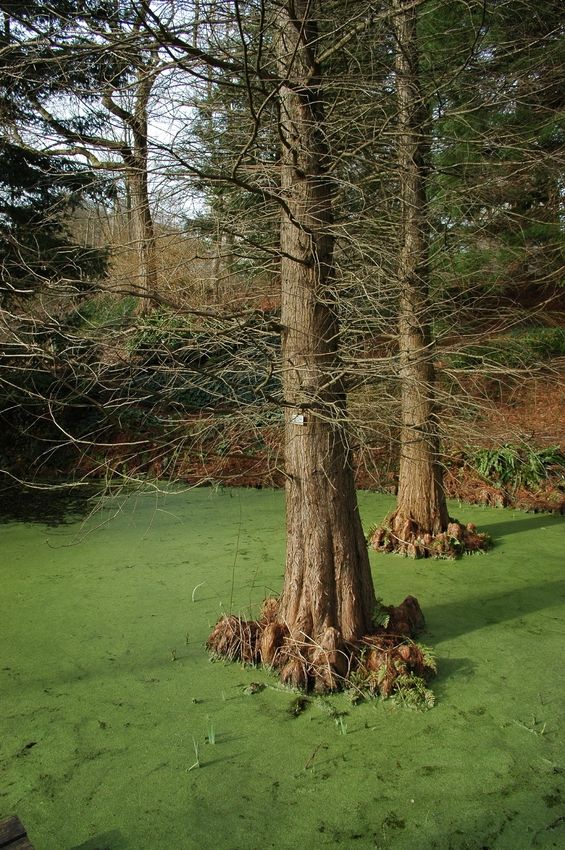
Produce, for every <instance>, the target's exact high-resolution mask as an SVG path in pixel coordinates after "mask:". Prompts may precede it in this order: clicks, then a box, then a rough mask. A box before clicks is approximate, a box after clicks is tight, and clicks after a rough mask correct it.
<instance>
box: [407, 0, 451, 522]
mask: <svg viewBox="0 0 565 850" xmlns="http://www.w3.org/2000/svg"><path fill="white" fill-rule="evenodd" d="M408 5H409V4H408V2H407V0H393V7H394V10H395V12H396V15H395V17H394V29H395V37H396V59H395V69H396V86H397V100H398V130H397V132H398V143H397V144H398V167H399V176H400V199H401V217H402V219H401V220H402V223H401V245H400V255H399V261H398V285H399V291H400V302H399V320H398V333H399V349H400V385H401V416H402V423H401V434H400V471H399V483H398V501H397V510H396V515H395V517H394V519H393V530H394V531H396V532H397V533H398V534H399V535H401V534H403V533H410V531H416V532H417V534H418V535H420V534H431V535H435V534H437V533H439V532H441V531H445V530H446V529H447V525H448V522H449V515H448V512H447V506H446V502H445V494H444V490H443V482H442V469H441V466H440V462H439V437H438V432H437V423H436V416H435V411H434V396H435V374H434V365H433V343H432V338H431V332H430V319H429V316H430V313H431V308H430V304H429V300H428V245H427V234H426V230H427V222H426V214H427V205H426V159H427V155H428V150H429V142H428V136H427V124H428V115H427V109H426V104H425V101H424V96H423V92H422V88H421V85H420V75H419V62H418V47H417V33H416V25H417V10H416V8H414V7H413V8H408ZM407 523H412V525H413V526H415V528H412V529H410V526H407Z"/></svg>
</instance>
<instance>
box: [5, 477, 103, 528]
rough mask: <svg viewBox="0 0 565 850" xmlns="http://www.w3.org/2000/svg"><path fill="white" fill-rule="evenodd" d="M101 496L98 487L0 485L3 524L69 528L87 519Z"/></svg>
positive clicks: (93, 485) (90, 485)
mask: <svg viewBox="0 0 565 850" xmlns="http://www.w3.org/2000/svg"><path fill="white" fill-rule="evenodd" d="M101 494H102V489H101V487H100V486H99V485H97V484H88V485H85V484H80V485H73V484H69V485H68V486H61V485H59V484H54V485H52V486H50V485H49V484H43V485H41V486H40V487H31V486H28V487H26V486H24V485H21V484H15V483H13V482H10V483H8V484H6V483H4V484H3V485H2V484H0V523H8V522H26V523H41V524H43V525H48V526H50V527H52V528H54V527H56V526H58V525H68V524H69V523H72V522H76V520H77V519H79V518H81V517H84V516H86V515H87V514H88V513H89V512H90V511H91V510H92V508H93V506H94V503H95V501H96V499H97V498H98V497H99V496H100V495H101Z"/></svg>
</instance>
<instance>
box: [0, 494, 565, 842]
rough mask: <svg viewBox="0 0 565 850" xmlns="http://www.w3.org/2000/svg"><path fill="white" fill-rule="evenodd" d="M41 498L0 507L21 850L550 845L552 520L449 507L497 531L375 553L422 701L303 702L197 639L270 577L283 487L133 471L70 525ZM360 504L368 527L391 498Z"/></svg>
mask: <svg viewBox="0 0 565 850" xmlns="http://www.w3.org/2000/svg"><path fill="white" fill-rule="evenodd" d="M38 505H39V502H38V503H37V504H36V505H35V506H33V505H31V503H28V507H29V509H28V510H23V508H22V509H21V510H15V509H13V510H11V511H8V510H7V508H6V506H4V510H3V513H4V522H2V523H0V535H1V553H0V587H1V609H0V610H1V612H2V613H1V617H0V693H1V713H0V771H1V782H0V818H2V817H6V816H8V815H10V814H18V815H19V817H20V818H21V819H22V821H23V822H24V824H25V825H26V826H27V829H28V832H29V834H30V837H31V840H32V841H33V843H34V845H35V847H36V850H124V848H128V849H129V848H131V850H138V848H142V847H143V848H144V850H161V848H164V847H171V848H175V850H181V849H182V850H185V849H187V850H208V848H210V850H212V848H214V850H265V848H276V850H287V848H288V850H290V848H293V850H294V848H296V847H300V848H304V850H309V848H323V847H336V846H338V847H343V848H348V850H349V848H351V847H356V848H363V850H364V848H381V850H428V848H437V850H475V848H491V850H495V848H496V850H503V849H504V848H508V850H521V848H530V847H531V848H550V847H561V846H565V817H564V814H565V812H564V805H565V751H564V749H563V717H564V711H563V709H564V700H563V696H564V684H565V683H564V680H563V663H562V655H563V638H564V635H565V616H564V615H565V581H564V576H563V563H564V560H565V559H564V557H563V554H564V547H563V542H564V536H563V531H564V529H565V525H564V522H563V520H562V519H560V518H557V517H551V516H532V515H527V514H520V513H517V512H516V513H511V512H504V511H500V510H495V509H484V508H477V507H468V506H464V507H461V506H457V505H455V506H452V513H453V514H454V515H456V516H457V517H458V518H459V519H460V520H465V521H473V522H475V523H476V524H477V526H479V527H480V528H481V529H484V530H488V531H490V532H491V534H492V535H493V536H494V537H495V538H496V541H497V545H496V547H495V549H494V550H493V551H492V552H491V553H489V554H487V555H476V556H471V557H466V558H464V559H462V560H460V561H458V562H450V561H426V562H424V561H418V562H412V561H408V560H405V559H401V558H398V557H396V556H385V555H374V554H373V555H372V556H371V558H372V563H373V567H374V574H375V584H376V587H377V592H378V594H379V595H380V596H382V597H383V599H384V601H385V602H386V603H394V604H397V603H398V602H400V601H401V600H402V599H403V598H404V597H405V596H406V595H407V594H409V593H412V594H414V595H415V596H417V597H418V598H419V600H420V603H421V605H422V608H423V610H424V613H425V615H426V619H427V631H426V633H425V634H424V635H423V636H422V640H423V641H424V642H425V643H426V644H428V645H430V646H432V647H433V648H434V649H435V651H436V653H437V655H438V658H439V668H440V669H439V675H438V678H437V680H436V681H435V683H434V686H433V687H434V690H435V693H436V696H437V704H436V707H435V708H433V709H432V710H431V711H428V712H425V713H421V712H414V711H408V710H402V709H399V708H397V707H395V706H394V705H393V704H392V703H391V702H381V701H371V702H365V703H362V704H361V705H358V706H353V705H351V703H350V701H349V700H348V698H347V696H345V695H338V696H334V697H331V698H325V699H311V700H309V701H308V702H307V703H306V705H305V710H304V711H302V712H301V713H299V716H295V712H293V711H292V707H293V705H294V704H295V700H296V694H292V693H291V692H289V691H286V690H283V689H281V688H279V687H278V685H277V681H276V679H274V678H273V677H271V676H270V675H269V674H268V673H267V672H265V671H258V670H253V669H245V668H242V667H241V666H239V665H226V664H224V663H217V662H216V663H211V662H210V661H209V659H208V657H207V655H206V652H205V649H204V643H205V640H206V637H207V634H208V633H209V631H210V629H211V627H212V626H213V624H214V622H215V621H216V620H217V618H218V617H219V616H220V615H221V614H222V612H224V611H228V610H232V611H235V612H238V613H242V614H244V615H247V614H249V613H253V612H255V611H256V609H257V606H258V605H259V603H260V601H261V600H262V599H263V597H264V596H265V595H267V594H269V593H272V592H277V591H278V590H280V587H281V581H282V570H283V563H284V512H283V495H282V493H280V492H278V491H268V490H262V491H256V490H212V489H205V488H201V489H195V490H190V491H187V492H184V493H182V492H179V493H173V492H169V493H167V494H165V493H158V492H156V491H148V492H139V493H132V494H130V495H128V496H127V497H125V496H124V497H122V496H115V497H114V498H110V499H106V500H105V501H104V502H103V504H102V506H98V507H96V503H92V502H87V503H84V504H74V505H73V506H72V507H73V511H74V512H73V513H72V514H67V515H66V516H67V521H66V522H65V523H60V522H59V520H60V518H61V511H60V509H59V508H60V506H59V507H58V508H56V507H55V506H54V505H51V510H50V511H46V510H43V509H42V508H41V507H40V506H38ZM360 505H361V512H362V516H363V520H364V523H365V525H366V526H367V527H368V526H369V525H370V524H371V523H372V522H373V521H375V520H376V519H379V518H382V517H383V516H384V514H385V513H386V512H387V511H388V510H389V509H390V507H391V505H392V502H391V499H390V498H389V497H386V496H381V495H376V494H369V493H361V494H360ZM68 507H69V506H68V505H67V506H66V508H68ZM81 514H82V515H81ZM34 519H35V520H37V519H40V520H42V521H39V522H38V521H32V520H34ZM251 683H259V684H261V685H264V686H265V687H263V688H255V687H252V688H250V687H249V686H250V684H251ZM336 712H338V713H340V712H346V713H344V714H343V716H342V722H341V723H339V724H338V723H336V721H335V714H336Z"/></svg>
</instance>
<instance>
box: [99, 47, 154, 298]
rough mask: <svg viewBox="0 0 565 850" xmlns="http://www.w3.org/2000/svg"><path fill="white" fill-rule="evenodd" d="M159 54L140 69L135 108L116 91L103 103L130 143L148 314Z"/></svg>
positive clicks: (131, 193)
mask: <svg viewBox="0 0 565 850" xmlns="http://www.w3.org/2000/svg"><path fill="white" fill-rule="evenodd" d="M156 67H157V51H156V50H153V51H152V56H151V58H150V60H149V61H148V63H147V64H140V65H139V67H138V68H137V82H136V85H135V87H134V103H133V107H132V109H131V110H130V109H126V108H125V107H124V106H123V105H122V104H121V103H118V102H116V101H115V100H114V98H113V97H112V94H113V91H112V90H110V91H107V92H105V94H104V96H103V103H104V106H105V107H106V109H107V110H108V111H109V112H111V113H112V115H115V116H116V117H117V118H119V120H120V121H121V122H122V124H123V126H124V130H125V132H126V133H127V134H129V135H130V139H131V140H130V141H128V143H127V144H124V148H123V150H122V152H121V153H122V157H123V159H124V163H125V165H126V169H127V170H126V193H127V198H128V201H129V206H128V211H129V224H130V226H131V238H132V240H133V242H134V245H135V249H136V253H137V259H138V262H137V280H136V282H135V283H136V287H135V288H136V290H137V292H138V293H139V302H138V308H137V312H138V313H141V314H144V313H146V312H147V311H148V310H149V309H150V308H151V305H152V296H153V295H154V294H155V293H156V292H157V278H158V275H157V245H156V240H155V227H154V224H153V217H152V215H151V205H150V202H149V142H148V140H149V131H148V107H149V98H150V97H151V90H152V88H153V83H154V82H155V75H156V70H155V69H156Z"/></svg>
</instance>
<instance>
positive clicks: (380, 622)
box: [372, 598, 390, 629]
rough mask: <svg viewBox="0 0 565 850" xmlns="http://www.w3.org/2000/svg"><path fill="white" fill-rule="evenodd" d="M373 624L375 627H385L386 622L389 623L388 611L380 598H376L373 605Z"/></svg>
mask: <svg viewBox="0 0 565 850" xmlns="http://www.w3.org/2000/svg"><path fill="white" fill-rule="evenodd" d="M372 620H373V625H374V626H375V628H382V629H386V627H387V626H388V624H389V623H390V613H389V612H388V611H387V609H386V608H385V606H384V605H383V601H382V599H380V598H378V599H377V604H376V605H375V610H374V611H373V616H372Z"/></svg>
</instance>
